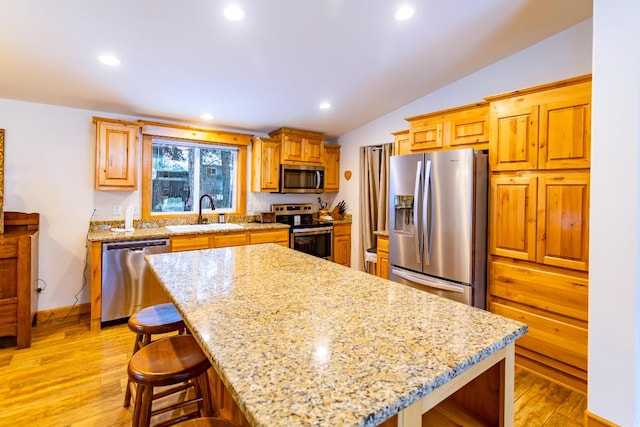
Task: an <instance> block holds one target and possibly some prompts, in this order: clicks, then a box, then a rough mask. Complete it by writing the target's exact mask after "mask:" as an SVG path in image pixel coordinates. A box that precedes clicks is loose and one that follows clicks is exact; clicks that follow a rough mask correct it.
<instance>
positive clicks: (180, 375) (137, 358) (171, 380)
mask: <svg viewBox="0 0 640 427" xmlns="http://www.w3.org/2000/svg"><path fill="white" fill-rule="evenodd" d="M210 367H211V363H210V362H209V359H207V356H206V355H205V354H204V352H203V351H202V349H201V348H200V346H199V345H198V343H197V342H196V340H195V338H194V337H193V335H173V336H170V337H167V338H162V339H159V340H157V341H153V342H152V343H150V344H148V345H146V346H144V347H142V348H141V349H140V350H138V351H137V352H136V353H135V354H134V355H133V356H131V359H130V360H129V367H128V373H129V379H130V380H131V382H132V383H134V384H135V385H136V390H137V392H136V398H135V407H134V411H133V416H132V421H133V427H148V426H149V425H150V424H151V418H152V417H153V416H155V415H160V414H163V413H166V412H171V414H172V417H173V418H171V419H169V420H163V421H162V423H161V424H160V425H162V426H169V425H173V424H177V423H179V422H181V421H184V420H187V419H189V418H192V417H194V416H200V417H202V416H204V417H211V416H214V415H216V414H215V410H214V408H213V401H212V399H211V392H210V389H209V380H208V377H207V370H208V369H209V368H210ZM161 386H171V387H170V388H169V390H164V391H161V392H159V393H154V388H155V387H161ZM191 387H193V391H194V393H195V396H194V397H193V398H189V399H187V398H186V396H187V395H186V394H184V393H182V392H183V391H186V390H187V389H190V388H191ZM178 392H180V396H183V397H184V399H182V400H180V399H179V397H177V398H176V399H178V401H177V402H175V403H172V404H168V405H165V406H163V407H161V408H159V407H153V408H152V402H153V401H154V400H155V399H156V398H162V397H166V396H177V393H178ZM158 403H160V402H158ZM194 405H195V408H194ZM178 408H184V410H185V411H186V410H187V409H190V410H189V412H180V413H176V412H175V411H176V410H177V409H178Z"/></svg>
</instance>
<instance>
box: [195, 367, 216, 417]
mask: <svg viewBox="0 0 640 427" xmlns="http://www.w3.org/2000/svg"><path fill="white" fill-rule="evenodd" d="M197 381H198V383H199V384H200V390H201V392H202V399H203V402H202V408H203V412H204V415H202V412H201V413H200V414H201V416H204V417H215V416H217V414H216V411H215V409H214V407H213V401H212V399H211V389H210V388H209V377H208V376H207V372H206V371H205V372H204V373H203V374H202V375H200V376H199V377H198V378H197Z"/></svg>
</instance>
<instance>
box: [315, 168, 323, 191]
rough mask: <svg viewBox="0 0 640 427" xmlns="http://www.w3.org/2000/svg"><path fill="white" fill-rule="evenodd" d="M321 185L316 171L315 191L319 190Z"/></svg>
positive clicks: (318, 172) (320, 178)
mask: <svg viewBox="0 0 640 427" xmlns="http://www.w3.org/2000/svg"><path fill="white" fill-rule="evenodd" d="M321 185H322V175H320V171H316V190H320V187H321Z"/></svg>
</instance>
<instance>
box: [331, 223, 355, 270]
mask: <svg viewBox="0 0 640 427" xmlns="http://www.w3.org/2000/svg"><path fill="white" fill-rule="evenodd" d="M333 262H335V263H338V264H342V265H345V266H347V267H350V266H351V224H338V225H335V226H334V228H333Z"/></svg>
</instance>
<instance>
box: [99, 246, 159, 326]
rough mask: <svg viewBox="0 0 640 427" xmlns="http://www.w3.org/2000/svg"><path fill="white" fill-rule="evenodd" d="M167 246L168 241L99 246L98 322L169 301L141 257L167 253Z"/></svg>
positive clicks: (117, 318) (118, 317)
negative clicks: (99, 299)
mask: <svg viewBox="0 0 640 427" xmlns="http://www.w3.org/2000/svg"><path fill="white" fill-rule="evenodd" d="M169 243H170V242H169V239H153V240H129V241H122V242H110V243H103V244H102V316H101V322H102V323H105V322H110V321H114V320H119V319H124V318H128V317H129V316H131V315H132V314H133V313H135V312H136V311H137V310H139V309H140V308H143V307H148V306H150V305H154V304H159V303H163V302H169V297H168V296H167V294H166V292H165V291H164V289H162V287H161V286H160V285H159V284H158V283H157V282H156V281H155V280H152V273H151V272H150V271H149V267H148V266H147V262H146V261H145V260H144V256H145V255H149V254H157V253H162V252H169V250H170V244H169Z"/></svg>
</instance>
